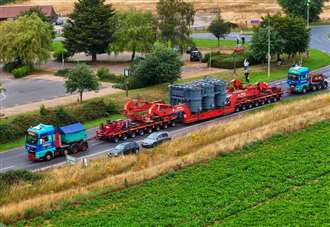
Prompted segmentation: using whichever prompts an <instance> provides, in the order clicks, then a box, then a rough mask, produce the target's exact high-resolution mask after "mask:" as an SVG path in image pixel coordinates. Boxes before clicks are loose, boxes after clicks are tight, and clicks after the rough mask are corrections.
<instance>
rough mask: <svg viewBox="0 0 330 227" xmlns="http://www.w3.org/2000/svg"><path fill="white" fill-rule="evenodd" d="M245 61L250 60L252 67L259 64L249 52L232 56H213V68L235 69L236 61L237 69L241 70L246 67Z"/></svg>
mask: <svg viewBox="0 0 330 227" xmlns="http://www.w3.org/2000/svg"><path fill="white" fill-rule="evenodd" d="M244 59H248V60H249V62H250V65H254V64H257V63H258V62H257V61H255V60H254V58H253V57H251V54H250V53H249V52H246V53H235V54H234V53H233V54H230V55H223V54H221V55H216V56H213V55H212V60H211V61H212V62H211V64H212V67H215V68H224V69H233V68H234V67H235V61H236V67H237V68H240V67H243V66H244Z"/></svg>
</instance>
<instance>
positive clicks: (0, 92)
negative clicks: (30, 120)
mask: <svg viewBox="0 0 330 227" xmlns="http://www.w3.org/2000/svg"><path fill="white" fill-rule="evenodd" d="M5 91H6V90H5V89H4V88H2V87H0V117H3V116H5V114H4V113H1V110H2V101H4V100H5V99H6V98H7V96H6V93H5Z"/></svg>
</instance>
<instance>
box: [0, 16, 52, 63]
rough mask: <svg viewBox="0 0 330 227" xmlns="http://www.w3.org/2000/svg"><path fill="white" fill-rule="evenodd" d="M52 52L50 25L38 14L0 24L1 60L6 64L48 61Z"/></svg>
mask: <svg viewBox="0 0 330 227" xmlns="http://www.w3.org/2000/svg"><path fill="white" fill-rule="evenodd" d="M50 52H51V31H50V27H49V25H48V23H46V22H43V21H42V20H41V19H40V18H39V17H38V16H37V15H36V14H32V15H30V16H28V15H26V16H21V17H19V18H18V19H17V20H16V21H4V22H2V23H1V24H0V60H1V61H3V62H4V63H5V64H7V63H11V62H16V63H17V62H18V63H19V65H21V64H25V65H29V66H32V65H33V64H36V63H41V62H45V61H47V60H48V59H49V57H50Z"/></svg>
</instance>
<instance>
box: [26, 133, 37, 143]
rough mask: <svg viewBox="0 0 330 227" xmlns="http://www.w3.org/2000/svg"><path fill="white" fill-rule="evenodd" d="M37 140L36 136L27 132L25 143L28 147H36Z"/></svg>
mask: <svg viewBox="0 0 330 227" xmlns="http://www.w3.org/2000/svg"><path fill="white" fill-rule="evenodd" d="M37 141H38V138H37V136H36V134H34V133H31V132H28V133H27V135H26V143H27V144H30V145H37Z"/></svg>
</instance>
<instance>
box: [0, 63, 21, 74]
mask: <svg viewBox="0 0 330 227" xmlns="http://www.w3.org/2000/svg"><path fill="white" fill-rule="evenodd" d="M18 67H19V64H18V63H16V62H10V63H7V64H5V65H4V66H3V70H4V71H5V72H8V73H11V72H12V71H13V70H14V69H16V68H18Z"/></svg>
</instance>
